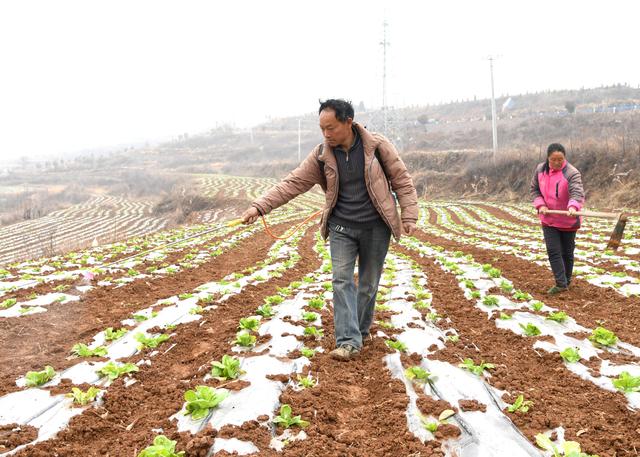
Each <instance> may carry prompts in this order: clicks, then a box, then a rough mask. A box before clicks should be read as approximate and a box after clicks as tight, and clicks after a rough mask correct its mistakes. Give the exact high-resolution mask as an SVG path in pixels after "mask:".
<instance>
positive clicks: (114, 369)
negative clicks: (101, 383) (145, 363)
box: [97, 362, 140, 381]
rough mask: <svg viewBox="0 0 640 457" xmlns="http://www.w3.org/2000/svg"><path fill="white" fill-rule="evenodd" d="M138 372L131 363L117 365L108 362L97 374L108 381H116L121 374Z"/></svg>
mask: <svg viewBox="0 0 640 457" xmlns="http://www.w3.org/2000/svg"><path fill="white" fill-rule="evenodd" d="M137 371H140V369H139V368H138V367H137V366H135V365H134V364H133V363H125V364H122V365H117V364H116V363H115V362H109V363H107V364H106V365H105V366H103V367H102V368H100V369H99V370H97V373H98V374H99V375H100V376H106V377H107V378H109V380H110V381H113V380H115V379H118V378H119V377H120V376H122V375H123V374H128V373H134V372H137Z"/></svg>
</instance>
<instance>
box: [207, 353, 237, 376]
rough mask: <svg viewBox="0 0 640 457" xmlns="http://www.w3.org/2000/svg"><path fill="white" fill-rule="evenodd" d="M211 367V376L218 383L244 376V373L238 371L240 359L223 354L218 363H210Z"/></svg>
mask: <svg viewBox="0 0 640 457" xmlns="http://www.w3.org/2000/svg"><path fill="white" fill-rule="evenodd" d="M211 365H212V368H211V376H213V377H214V378H216V379H218V380H220V381H223V380H226V379H237V378H238V376H240V375H241V374H244V371H242V370H240V359H238V358H237V357H231V356H228V355H226V354H225V355H223V356H222V360H221V361H220V362H212V363H211Z"/></svg>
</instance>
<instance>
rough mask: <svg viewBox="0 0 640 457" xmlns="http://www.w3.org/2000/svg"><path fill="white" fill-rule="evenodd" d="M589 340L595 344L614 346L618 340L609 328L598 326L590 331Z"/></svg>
mask: <svg viewBox="0 0 640 457" xmlns="http://www.w3.org/2000/svg"><path fill="white" fill-rule="evenodd" d="M589 341H591V343H592V344H593V345H595V346H598V345H599V346H615V344H616V343H617V342H618V337H617V336H616V334H615V333H613V332H612V331H611V330H607V329H606V328H604V327H598V328H596V329H594V330H593V331H592V332H591V336H590V337H589Z"/></svg>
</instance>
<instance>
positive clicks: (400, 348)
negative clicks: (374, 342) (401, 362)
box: [384, 340, 407, 352]
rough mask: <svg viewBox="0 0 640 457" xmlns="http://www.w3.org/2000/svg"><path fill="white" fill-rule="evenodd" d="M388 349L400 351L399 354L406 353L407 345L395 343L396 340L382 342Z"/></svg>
mask: <svg viewBox="0 0 640 457" xmlns="http://www.w3.org/2000/svg"><path fill="white" fill-rule="evenodd" d="M384 343H385V344H386V345H387V346H388V347H389V348H391V349H394V350H396V351H400V352H406V351H407V345H406V344H404V343H403V342H402V341H396V340H385V342H384Z"/></svg>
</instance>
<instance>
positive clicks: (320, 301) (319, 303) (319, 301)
mask: <svg viewBox="0 0 640 457" xmlns="http://www.w3.org/2000/svg"><path fill="white" fill-rule="evenodd" d="M307 304H308V305H309V306H310V307H312V308H313V309H322V308H323V307H324V298H322V297H313V298H311V299H310V300H309V301H308V302H307Z"/></svg>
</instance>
